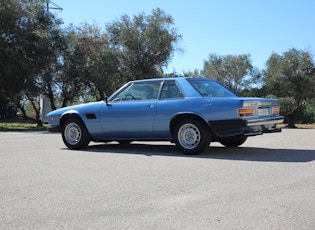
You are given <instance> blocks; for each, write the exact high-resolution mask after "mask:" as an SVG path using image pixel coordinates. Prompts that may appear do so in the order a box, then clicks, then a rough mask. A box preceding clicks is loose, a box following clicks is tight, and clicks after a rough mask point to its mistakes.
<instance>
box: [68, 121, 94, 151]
mask: <svg viewBox="0 0 315 230" xmlns="http://www.w3.org/2000/svg"><path fill="white" fill-rule="evenodd" d="M62 140H63V142H64V143H65V145H66V146H67V147H68V148H69V149H73V150H76V149H83V148H86V147H87V146H88V145H89V143H90V135H89V133H88V131H87V129H86V127H85V125H84V123H83V122H82V121H81V119H79V118H76V117H70V118H68V119H67V120H66V121H65V122H64V124H63V126H62Z"/></svg>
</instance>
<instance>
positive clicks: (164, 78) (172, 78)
mask: <svg viewBox="0 0 315 230" xmlns="http://www.w3.org/2000/svg"><path fill="white" fill-rule="evenodd" d="M188 79H193V80H210V81H215V80H214V79H212V78H205V77H199V78H197V77H162V78H145V79H139V80H132V81H130V82H141V81H156V80H157V81H165V80H176V81H183V80H188Z"/></svg>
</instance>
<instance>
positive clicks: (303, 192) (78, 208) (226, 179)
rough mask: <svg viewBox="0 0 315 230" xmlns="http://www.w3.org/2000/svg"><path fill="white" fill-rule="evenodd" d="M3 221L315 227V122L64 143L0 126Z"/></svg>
mask: <svg viewBox="0 0 315 230" xmlns="http://www.w3.org/2000/svg"><path fill="white" fill-rule="evenodd" d="M0 229H2V230H3V229H277V230H278V229H286V230H287V229H312V230H314V229H315V130H309V129H307V130H302V129H299V130H287V129H286V130H283V132H282V133H275V134H266V135H263V136H257V137H250V138H249V139H248V140H247V142H246V143H245V144H244V145H242V146H241V147H240V148H234V149H228V148H224V147H223V146H221V145H220V144H218V143H212V144H211V146H210V148H209V149H208V150H207V152H205V153H203V154H201V155H198V156H185V155H182V154H181V153H180V152H178V151H177V150H176V148H175V147H174V145H172V144H170V143H168V142H157V143H153V142H147V143H145V142H141V143H140V142H138V143H135V144H132V145H130V146H120V145H118V144H114V143H113V144H102V143H96V144H92V145H91V146H90V147H89V148H88V149H86V150H84V151H71V150H68V149H66V148H65V146H64V144H63V142H62V140H61V136H60V135H59V134H48V133H47V132H2V133H1V132H0Z"/></svg>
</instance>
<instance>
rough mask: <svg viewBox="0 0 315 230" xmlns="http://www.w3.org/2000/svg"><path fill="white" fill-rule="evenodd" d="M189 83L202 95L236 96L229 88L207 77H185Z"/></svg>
mask: <svg viewBox="0 0 315 230" xmlns="http://www.w3.org/2000/svg"><path fill="white" fill-rule="evenodd" d="M187 80H188V82H189V83H190V84H192V86H193V87H194V88H195V89H196V90H197V91H198V92H199V93H200V94H201V95H202V96H204V97H236V96H237V95H236V94H235V93H233V92H232V91H231V90H229V89H228V88H226V87H225V86H223V85H221V84H220V83H219V82H216V81H213V80H207V79H187Z"/></svg>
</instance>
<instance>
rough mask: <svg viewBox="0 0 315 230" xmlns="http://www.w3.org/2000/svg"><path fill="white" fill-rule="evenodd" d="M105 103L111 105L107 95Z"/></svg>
mask: <svg viewBox="0 0 315 230" xmlns="http://www.w3.org/2000/svg"><path fill="white" fill-rule="evenodd" d="M105 103H106V105H110V104H109V103H108V97H107V96H106V97H105Z"/></svg>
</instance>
